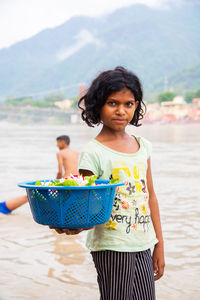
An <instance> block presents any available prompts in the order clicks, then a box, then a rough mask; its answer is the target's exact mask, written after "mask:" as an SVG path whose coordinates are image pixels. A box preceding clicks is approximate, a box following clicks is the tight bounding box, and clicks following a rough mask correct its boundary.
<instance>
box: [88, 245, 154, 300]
mask: <svg viewBox="0 0 200 300" xmlns="http://www.w3.org/2000/svg"><path fill="white" fill-rule="evenodd" d="M91 254H92V258H93V261H94V264H95V268H96V270H97V281H98V284H99V290H100V294H101V297H100V300H155V284H154V273H153V264H152V257H151V251H150V249H148V250H146V251H141V252H116V251H110V250H106V251H97V252H96V251H95V252H91Z"/></svg>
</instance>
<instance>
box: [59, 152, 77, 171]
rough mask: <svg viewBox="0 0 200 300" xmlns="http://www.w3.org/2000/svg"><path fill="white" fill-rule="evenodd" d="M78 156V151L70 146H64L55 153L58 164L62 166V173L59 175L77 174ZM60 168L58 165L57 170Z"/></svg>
mask: <svg viewBox="0 0 200 300" xmlns="http://www.w3.org/2000/svg"><path fill="white" fill-rule="evenodd" d="M78 156H79V153H78V152H77V151H75V150H72V149H70V148H64V149H62V150H60V151H59V152H58V153H57V158H58V164H59V166H62V168H64V175H61V177H67V176H69V175H70V174H78ZM61 170H62V169H61ZM61 170H60V167H59V171H61Z"/></svg>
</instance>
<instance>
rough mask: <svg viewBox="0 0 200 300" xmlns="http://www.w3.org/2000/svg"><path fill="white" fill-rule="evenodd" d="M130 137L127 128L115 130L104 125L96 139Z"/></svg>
mask: <svg viewBox="0 0 200 300" xmlns="http://www.w3.org/2000/svg"><path fill="white" fill-rule="evenodd" d="M127 137H129V135H128V134H127V133H126V131H125V130H123V131H114V130H112V129H110V128H109V127H106V126H103V128H102V130H101V131H100V133H99V134H98V135H97V137H96V140H98V141H103V140H117V139H125V138H127Z"/></svg>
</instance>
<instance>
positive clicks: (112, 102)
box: [108, 101, 116, 106]
mask: <svg viewBox="0 0 200 300" xmlns="http://www.w3.org/2000/svg"><path fill="white" fill-rule="evenodd" d="M115 104H116V102H115V101H108V105H110V106H114V105H115Z"/></svg>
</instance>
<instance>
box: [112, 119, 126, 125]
mask: <svg viewBox="0 0 200 300" xmlns="http://www.w3.org/2000/svg"><path fill="white" fill-rule="evenodd" d="M113 121H114V123H119V124H122V123H126V120H124V119H113Z"/></svg>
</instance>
